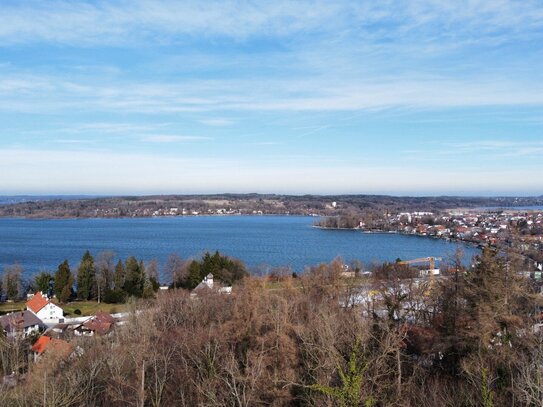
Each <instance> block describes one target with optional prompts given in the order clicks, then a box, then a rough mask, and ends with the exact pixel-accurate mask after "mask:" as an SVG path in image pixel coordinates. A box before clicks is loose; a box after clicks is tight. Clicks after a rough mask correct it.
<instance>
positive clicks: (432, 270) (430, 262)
mask: <svg viewBox="0 0 543 407" xmlns="http://www.w3.org/2000/svg"><path fill="white" fill-rule="evenodd" d="M441 260H443V259H442V258H441V257H422V258H420V259H413V260H404V261H400V262H398V263H399V264H409V265H411V264H428V265H429V266H430V267H429V269H428V270H427V274H430V275H431V276H435V275H438V274H439V268H437V269H436V261H441Z"/></svg>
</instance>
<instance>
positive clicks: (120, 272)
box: [113, 260, 126, 291]
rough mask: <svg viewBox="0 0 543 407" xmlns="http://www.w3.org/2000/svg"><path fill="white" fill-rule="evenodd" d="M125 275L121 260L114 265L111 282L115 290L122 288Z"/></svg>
mask: <svg viewBox="0 0 543 407" xmlns="http://www.w3.org/2000/svg"><path fill="white" fill-rule="evenodd" d="M125 277H126V270H125V269H124V264H123V262H122V261H121V260H119V262H118V263H117V265H116V266H115V274H114V275H113V284H114V285H115V290H116V291H122V290H124V279H125Z"/></svg>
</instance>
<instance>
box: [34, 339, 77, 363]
mask: <svg viewBox="0 0 543 407" xmlns="http://www.w3.org/2000/svg"><path fill="white" fill-rule="evenodd" d="M31 350H32V353H33V354H34V362H37V361H38V360H39V359H40V358H41V356H42V355H43V354H44V353H54V354H57V355H59V356H61V357H68V356H70V354H71V353H72V346H71V345H70V344H69V343H68V342H66V341H65V340H62V339H55V338H51V337H50V336H46V335H42V336H40V337H39V339H38V340H37V341H36V343H34V345H32V348H31Z"/></svg>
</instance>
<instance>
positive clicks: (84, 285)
mask: <svg viewBox="0 0 543 407" xmlns="http://www.w3.org/2000/svg"><path fill="white" fill-rule="evenodd" d="M96 291H97V287H96V267H95V266H94V259H93V257H92V255H91V254H90V252H89V251H88V250H87V251H86V252H85V254H83V258H82V259H81V263H80V264H79V268H78V269H77V297H78V298H80V299H82V300H90V299H93V298H96Z"/></svg>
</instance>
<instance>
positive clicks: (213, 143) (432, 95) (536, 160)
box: [0, 0, 543, 195]
mask: <svg viewBox="0 0 543 407" xmlns="http://www.w3.org/2000/svg"><path fill="white" fill-rule="evenodd" d="M0 120H1V123H2V124H1V126H0V174H1V176H0V194H18V193H20V194H23V193H24V194H26V193H32V194H58V193H63V194H82V193H83V194H150V193H209V192H277V193H296V194H301V193H322V194H327V193H385V194H396V195H437V194H460V195H504V194H506V195H540V194H542V193H543V177H542V175H543V160H541V157H542V155H543V3H541V2H540V1H530V0H526V1H522V2H520V1H506V0H494V1H486V0H485V1H478V0H465V1H451V2H444V1H418V0H410V1H378V2H376V1H347V2H342V1H333V2H331V1H300V2H292V1H282V0H275V1H262V2H259V1H253V2H249V1H218V2H215V1H205V2H201V1H195V2H192V1H185V2H171V1H157V0H154V1H137V0H136V1H134V0H133V1H107V2H106V1H88V2H76V1H55V0H51V1H47V2H44V1H11V0H7V1H6V0H4V1H2V2H1V3H0Z"/></svg>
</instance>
